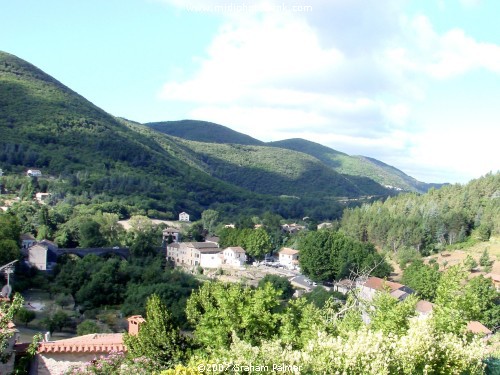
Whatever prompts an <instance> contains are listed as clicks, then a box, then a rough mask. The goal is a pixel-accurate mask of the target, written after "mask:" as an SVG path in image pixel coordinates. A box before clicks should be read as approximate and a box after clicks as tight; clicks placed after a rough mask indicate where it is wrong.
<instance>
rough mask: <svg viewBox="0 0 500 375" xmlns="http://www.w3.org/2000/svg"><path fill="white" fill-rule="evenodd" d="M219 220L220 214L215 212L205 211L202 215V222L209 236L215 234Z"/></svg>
mask: <svg viewBox="0 0 500 375" xmlns="http://www.w3.org/2000/svg"><path fill="white" fill-rule="evenodd" d="M218 219H219V213H218V212H217V211H215V210H205V211H203V212H202V213H201V222H202V224H203V228H204V229H206V231H207V233H208V235H212V234H214V229H215V226H216V225H217V220H218Z"/></svg>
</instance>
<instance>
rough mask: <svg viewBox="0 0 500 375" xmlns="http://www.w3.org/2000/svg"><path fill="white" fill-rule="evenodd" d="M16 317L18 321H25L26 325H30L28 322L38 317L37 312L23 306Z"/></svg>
mask: <svg viewBox="0 0 500 375" xmlns="http://www.w3.org/2000/svg"><path fill="white" fill-rule="evenodd" d="M15 318H16V320H17V321H19V322H21V323H23V324H24V326H25V327H28V323H29V322H31V321H32V320H33V319H35V318H36V313H35V312H34V311H31V310H28V309H25V308H24V307H21V308H20V309H19V311H18V312H17V313H16V316H15Z"/></svg>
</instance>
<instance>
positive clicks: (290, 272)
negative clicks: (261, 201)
mask: <svg viewBox="0 0 500 375" xmlns="http://www.w3.org/2000/svg"><path fill="white" fill-rule="evenodd" d="M189 220H190V219H189V215H188V214H187V213H185V212H182V213H180V214H179V221H178V222H177V224H178V225H177V228H176V227H168V228H165V229H164V230H163V231H162V243H163V245H162V247H161V248H159V249H158V251H159V252H160V253H162V254H164V257H165V259H166V261H167V262H168V263H169V264H170V265H171V266H172V267H175V268H180V269H182V270H184V271H185V272H187V273H191V274H193V275H197V274H198V275H203V276H204V278H205V280H207V281H205V282H210V280H219V281H223V282H230V283H244V284H245V285H248V286H252V287H257V286H258V285H259V281H260V280H262V279H263V278H264V277H265V276H266V275H277V276H279V277H282V278H285V279H287V280H288V281H289V282H290V284H291V285H292V286H293V288H294V297H295V298H297V297H300V296H304V295H305V294H307V293H310V292H312V291H313V290H314V289H315V288H323V289H324V290H326V291H334V292H338V293H341V294H342V295H344V296H347V295H348V294H350V295H355V296H356V298H359V300H360V301H363V303H369V302H370V301H372V300H373V298H374V297H375V295H376V294H377V293H380V292H383V291H385V292H388V293H389V294H390V295H391V296H392V297H394V298H395V299H397V300H398V301H404V300H405V299H406V298H407V297H408V296H410V295H412V294H414V291H413V290H412V289H411V288H409V287H407V286H405V285H403V284H401V283H399V282H395V281H391V280H390V279H382V278H378V277H373V276H370V275H369V274H354V273H353V274H352V276H351V277H349V278H345V279H342V280H339V281H332V282H324V283H316V282H313V281H311V280H310V279H309V278H307V277H306V276H304V275H302V274H301V272H300V271H301V270H300V262H299V259H300V251H298V250H295V249H292V248H288V247H282V248H281V249H280V250H279V251H278V252H277V253H276V254H266V256H265V257H263V258H262V259H260V260H256V259H252V257H250V256H249V255H248V254H247V252H246V250H245V249H244V248H242V247H241V246H229V247H226V248H221V247H220V246H219V243H218V238H217V237H207V238H206V239H205V241H203V242H195V241H186V242H185V241H183V240H182V235H181V231H180V230H179V229H178V227H180V225H181V224H184V225H186V224H188V223H189V222H190V221H189ZM170 224H172V223H170ZM226 227H227V228H231V227H233V225H232V224H228V225H227V226H226ZM304 229H305V227H304V226H300V225H297V224H295V223H291V224H284V225H283V226H282V230H283V231H288V232H291V233H296V232H299V231H301V230H304ZM20 241H21V253H22V256H23V260H22V262H24V263H25V265H26V266H29V267H31V268H34V269H37V270H38V271H41V272H47V273H50V272H52V270H53V269H54V267H55V266H56V265H57V260H58V258H59V257H60V256H61V255H63V254H66V255H71V256H77V257H84V256H86V255H88V254H95V255H98V256H111V255H113V256H118V257H122V258H123V259H127V258H128V256H129V249H128V248H123V247H118V246H115V247H108V248H86V249H83V248H73V249H62V248H59V247H58V246H57V245H56V244H55V243H54V242H52V241H49V240H45V239H44V240H40V241H37V240H36V239H35V238H34V237H33V236H32V235H30V234H23V235H21V239H20ZM2 271H3V273H4V274H5V275H6V276H7V277H9V275H10V274H11V273H12V265H11V264H9V265H7V267H5V268H4V269H3V270H2ZM486 277H490V278H491V279H492V281H493V282H494V284H495V286H496V288H497V290H499V289H500V277H499V276H498V275H496V274H489V275H486ZM7 285H9V282H8V284H7ZM11 290H12V289H11V288H4V289H3V290H2V293H4V294H5V295H2V299H3V301H8V300H9V297H10V291H11ZM337 301H338V302H340V303H342V302H343V300H341V299H338V300H337ZM433 307H434V304H433V303H431V302H429V301H426V300H419V301H418V303H417V305H416V313H417V315H418V316H422V317H425V316H428V315H429V314H431V313H432V310H433ZM24 308H26V309H28V310H33V311H41V310H43V304H42V303H40V301H37V300H27V301H26V302H25V304H24ZM363 320H364V321H365V323H367V324H368V323H369V322H370V320H369V317H368V315H367V314H363ZM126 322H127V326H128V328H127V332H129V334H132V335H136V334H137V332H138V330H139V329H140V324H141V323H142V322H144V318H143V317H142V316H129V317H127V318H126ZM122 327H125V326H124V325H122ZM467 328H468V330H469V331H470V332H472V333H475V334H481V335H482V336H483V337H484V338H485V339H487V338H489V337H490V336H491V335H492V331H491V330H489V329H488V328H486V327H485V326H484V325H482V324H481V323H480V322H478V321H470V322H469V323H468V326H467ZM9 330H11V332H12V333H13V336H12V338H11V340H10V341H9V346H8V351H10V353H11V354H12V356H11V358H10V360H9V362H7V363H6V364H2V365H1V367H0V372H1V373H9V371H11V370H12V368H13V365H14V362H15V361H16V358H17V360H19V359H20V358H23V357H24V356H26V355H27V354H26V350H27V348H28V346H29V343H28V342H22V340H20V335H19V329H18V328H17V327H16V326H15V325H14V324H13V323H12V322H10V323H9ZM126 350H127V348H126V346H125V345H124V342H123V333H121V332H116V333H95V334H86V335H83V336H75V337H70V338H62V339H57V340H56V339H55V338H52V337H51V335H50V334H49V333H48V332H47V333H44V335H43V338H42V340H41V341H40V342H39V343H38V344H37V347H36V355H35V356H34V358H32V360H31V365H30V368H31V371H32V372H30V373H33V374H56V373H62V372H64V371H65V370H67V369H69V368H70V367H71V366H76V365H81V364H83V363H85V362H87V361H89V360H92V358H94V357H95V356H96V355H107V354H109V353H110V352H112V351H120V352H124V351H126Z"/></svg>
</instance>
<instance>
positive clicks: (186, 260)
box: [166, 242, 222, 268]
mask: <svg viewBox="0 0 500 375" xmlns="http://www.w3.org/2000/svg"><path fill="white" fill-rule="evenodd" d="M221 253H222V251H221V249H220V248H219V246H218V245H217V244H214V243H211V242H179V243H175V242H174V243H171V244H168V245H167V251H166V256H167V260H169V261H171V262H173V263H174V265H176V266H183V267H188V268H194V267H197V266H201V267H204V268H218V267H220V266H221V265H222V254H221Z"/></svg>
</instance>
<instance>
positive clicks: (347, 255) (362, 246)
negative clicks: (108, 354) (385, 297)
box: [298, 229, 391, 281]
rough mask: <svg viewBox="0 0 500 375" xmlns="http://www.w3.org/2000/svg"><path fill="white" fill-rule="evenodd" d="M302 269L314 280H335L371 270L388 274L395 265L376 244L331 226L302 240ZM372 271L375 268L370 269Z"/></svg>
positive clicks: (376, 273) (373, 273) (300, 257)
mask: <svg viewBox="0 0 500 375" xmlns="http://www.w3.org/2000/svg"><path fill="white" fill-rule="evenodd" d="M298 249H299V250H300V256H299V262H300V269H301V271H302V273H303V274H304V275H306V276H309V277H310V278H311V279H312V280H314V281H331V280H340V279H342V278H345V277H348V276H351V275H356V274H360V273H367V272H369V273H371V274H372V275H374V276H379V277H384V276H388V275H389V274H390V272H391V267H390V265H389V264H387V263H386V262H385V260H384V258H383V257H381V256H380V255H379V254H378V253H377V252H376V251H375V248H374V247H373V245H371V244H368V243H362V242H359V241H357V240H353V239H352V238H350V237H348V236H346V235H345V234H343V233H340V232H335V231H331V230H325V229H324V230H319V231H317V232H309V233H307V234H306V235H305V236H304V237H303V238H301V241H300V243H299V248H298ZM370 271H371V272H370Z"/></svg>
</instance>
